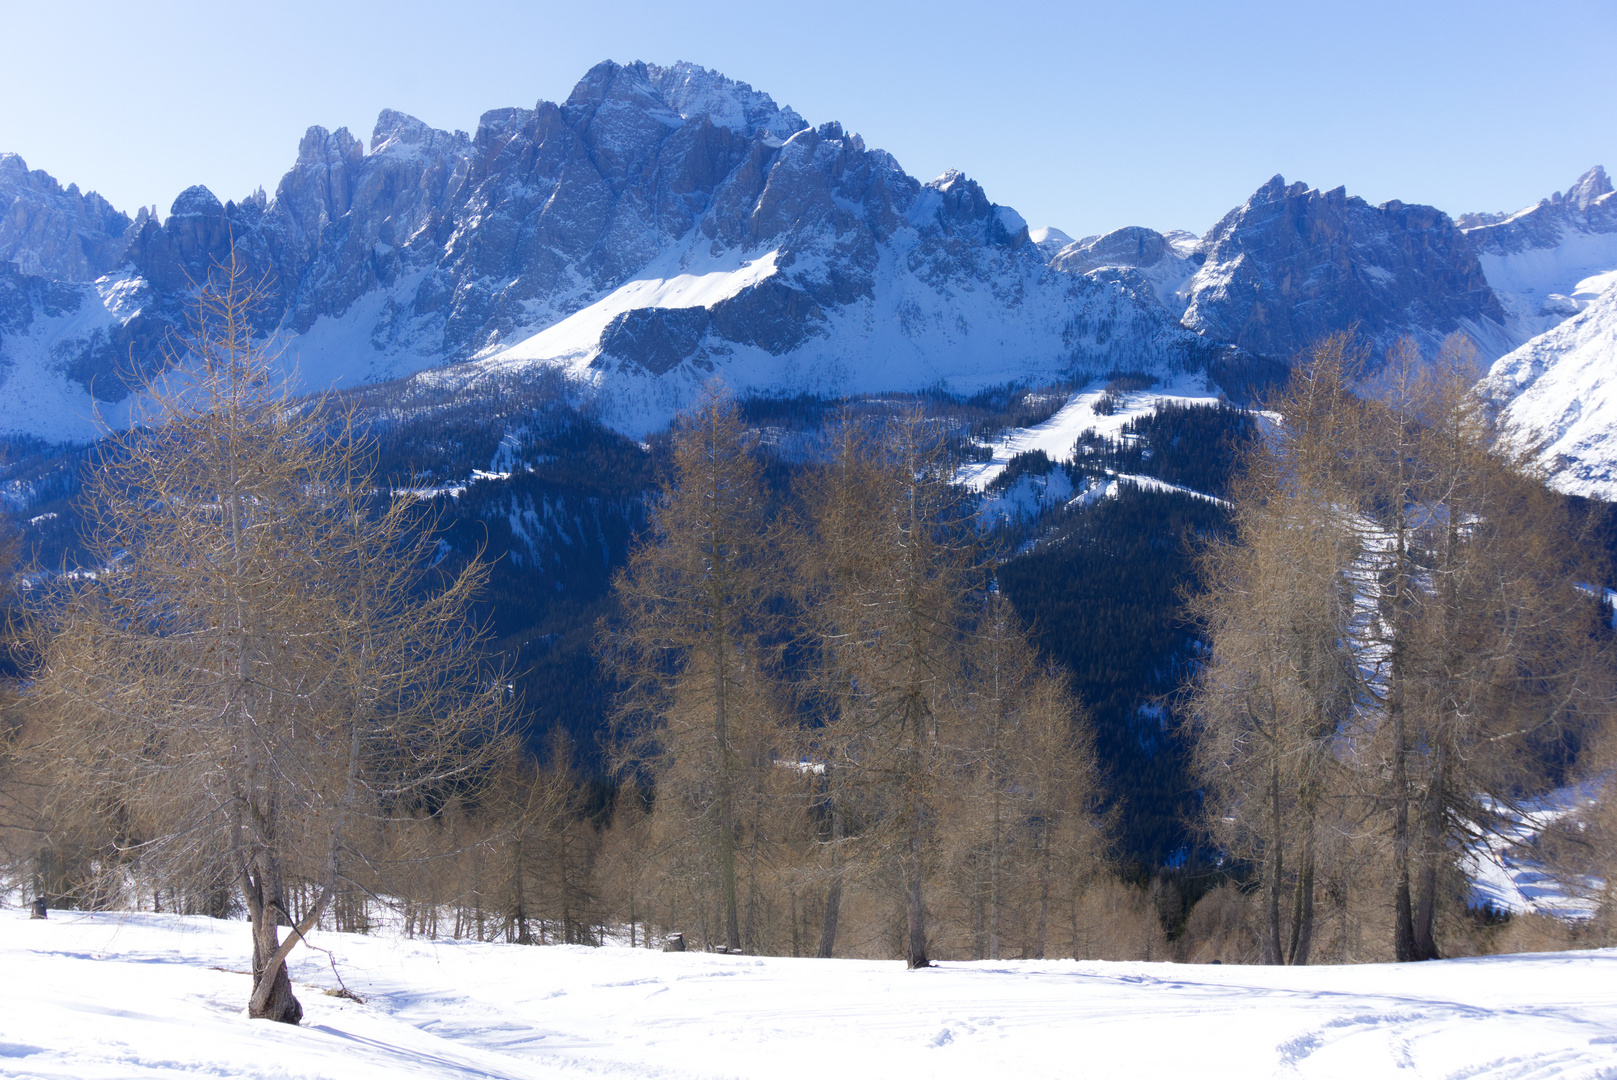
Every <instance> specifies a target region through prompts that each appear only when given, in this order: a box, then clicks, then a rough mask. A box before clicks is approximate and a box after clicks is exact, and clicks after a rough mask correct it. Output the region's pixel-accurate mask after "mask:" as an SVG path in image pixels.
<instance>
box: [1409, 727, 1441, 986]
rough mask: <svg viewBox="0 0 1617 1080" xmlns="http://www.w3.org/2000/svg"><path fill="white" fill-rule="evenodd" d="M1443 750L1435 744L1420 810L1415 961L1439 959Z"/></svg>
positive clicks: (1439, 744)
mask: <svg viewBox="0 0 1617 1080" xmlns="http://www.w3.org/2000/svg"><path fill="white" fill-rule="evenodd" d="M1447 758H1448V755H1447V749H1446V747H1445V746H1444V745H1443V743H1442V741H1441V740H1439V742H1438V745H1437V749H1436V750H1435V751H1434V752H1433V754H1432V782H1431V785H1430V786H1429V787H1428V789H1427V792H1426V805H1425V806H1424V807H1423V808H1422V809H1423V813H1422V815H1421V817H1422V822H1421V825H1422V828H1421V841H1422V843H1421V848H1422V850H1421V853H1420V860H1421V863H1420V880H1419V894H1418V897H1417V902H1416V905H1415V956H1414V958H1415V959H1416V960H1436V959H1438V958H1439V954H1438V951H1437V940H1436V937H1435V934H1434V928H1435V924H1436V922H1437V883H1438V875H1437V869H1438V862H1439V861H1440V860H1441V858H1442V853H1443V809H1444V808H1443V792H1444V789H1445V786H1446V782H1447V776H1446V775H1445V774H1446V772H1447V766H1448V760H1447Z"/></svg>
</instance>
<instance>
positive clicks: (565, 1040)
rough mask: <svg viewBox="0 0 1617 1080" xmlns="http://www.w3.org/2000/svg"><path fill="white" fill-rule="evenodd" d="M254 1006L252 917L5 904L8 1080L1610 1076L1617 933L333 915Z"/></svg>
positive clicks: (1, 1034) (1, 992)
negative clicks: (476, 925) (1225, 960)
mask: <svg viewBox="0 0 1617 1080" xmlns="http://www.w3.org/2000/svg"><path fill="white" fill-rule="evenodd" d="M318 941H319V943H320V944H322V945H324V946H325V947H327V948H330V949H331V950H332V951H333V955H334V957H335V961H336V964H337V967H338V969H339V970H340V971H341V972H342V976H343V979H344V981H345V982H346V983H347V985H348V986H349V987H350V988H352V989H353V990H354V991H355V992H356V993H358V994H359V995H360V996H361V997H362V998H364V999H365V1003H364V1004H359V1003H356V1002H353V1001H348V1000H343V999H339V998H335V997H328V996H325V995H323V994H322V993H321V992H320V990H319V989H318V988H319V987H334V986H335V985H336V981H335V979H334V978H333V975H332V971H331V967H330V964H329V963H328V961H327V958H326V957H325V956H324V955H322V954H320V953H315V952H310V951H307V950H304V951H300V952H298V953H295V954H294V956H295V957H296V961H295V964H294V973H295V978H296V981H297V982H298V983H299V984H300V985H299V992H300V997H301V999H302V1001H303V1005H304V1009H305V1021H304V1024H303V1025H302V1026H301V1027H297V1028H291V1027H284V1026H281V1025H275V1024H269V1023H265V1022H261V1021H250V1020H248V1019H246V1017H245V1015H244V1014H243V1010H242V1004H243V1002H244V1000H245V998H246V995H247V990H248V977H247V976H246V975H244V974H241V973H239V969H241V968H242V967H243V966H244V965H245V955H246V947H247V944H248V939H247V932H246V927H245V926H244V925H243V924H241V923H220V922H213V921H210V920H207V919H201V918H195V919H191V918H180V917H177V916H168V915H122V916H120V915H83V914H76V913H70V912H53V913H52V915H51V917H50V919H48V920H46V921H44V922H34V921H30V920H28V919H27V918H26V916H25V915H24V914H23V913H22V912H20V911H18V910H16V909H8V910H5V911H0V971H3V972H4V975H5V977H4V979H0V1076H7V1077H52V1078H57V1077H75V1078H80V1080H100V1078H106V1077H195V1076H230V1077H278V1078H279V1077H341V1078H343V1080H369V1078H373V1077H375V1078H381V1077H389V1078H392V1077H429V1078H430V1077H484V1078H494V1077H499V1078H518V1077H567V1076H635V1077H668V1078H674V1077H781V1078H792V1077H805V1078H808V1077H812V1078H815V1080H824V1078H826V1077H834V1078H838V1080H854V1078H859V1077H891V1076H897V1075H916V1076H925V1077H971V1078H972V1080H982V1078H985V1077H1000V1076H1009V1077H1026V1078H1031V1077H1043V1076H1133V1077H1158V1076H1198V1077H1240V1078H1243V1080H1250V1078H1252V1077H1263V1076H1288V1077H1289V1076H1302V1077H1355V1078H1359V1077H1376V1076H1391V1075H1395V1074H1396V1075H1406V1076H1418V1077H1459V1076H1464V1077H1523V1078H1525V1077H1550V1076H1561V1077H1591V1078H1592V1077H1602V1076H1613V1075H1617V951H1610V950H1607V951H1595V952H1584V953H1554V954H1542V955H1531V956H1514V957H1490V958H1485V959H1474V960H1450V961H1441V962H1435V963H1429V964H1412V965H1401V966H1400V965H1366V966H1360V967H1319V968H1302V969H1287V968H1265V967H1235V966H1228V967H1217V966H1193V965H1175V964H1163V963H1104V962H1099V961H1085V962H1075V961H1071V960H1057V961H1007V962H998V963H996V962H978V963H946V964H942V965H940V966H939V967H937V968H934V969H931V970H927V971H918V972H907V971H905V970H904V969H903V966H902V965H901V964H899V963H897V962H890V963H881V962H870V961H855V960H791V959H779V958H767V959H760V958H754V957H743V956H720V955H711V954H702V953H684V954H664V953H661V952H650V951H646V950H644V949H640V950H633V949H628V948H605V949H587V948H582V947H541V948H528V947H522V946H513V945H479V944H468V943H464V942H458V943H457V942H450V941H408V940H397V939H389V938H367V937H359V936H355V935H342V934H322V935H320V936H319V938H318Z"/></svg>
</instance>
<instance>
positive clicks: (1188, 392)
mask: <svg viewBox="0 0 1617 1080" xmlns="http://www.w3.org/2000/svg"><path fill="white" fill-rule="evenodd" d="M1106 382H1107V380H1105V379H1097V380H1096V381H1095V382H1093V383H1091V384H1089V385H1088V386H1086V387H1084V388H1083V389H1082V390H1080V391H1078V392H1077V393H1075V394H1073V395H1072V396H1071V397H1069V398H1068V399H1067V403H1066V404H1065V405H1063V406H1062V407H1061V409H1060V411H1058V412H1057V413H1056V414H1055V415H1054V416H1052V417H1050V419H1048V420H1046V421H1045V422H1044V423H1042V424H1038V425H1035V426H1034V427H1030V428H1012V429H1011V430H1010V431H1008V432H1006V433H1005V434H1004V435H1002V436H1000V437H999V438H998V439H996V440H994V442H993V444H992V445H993V448H994V456H993V457H992V458H991V459H989V460H987V461H974V462H972V463H970V464H969V465H964V466H962V467H961V469H960V471H959V472H957V473H956V474H955V483H957V484H964V485H965V486H967V487H969V488H971V489H972V490H973V491H981V490H983V488H985V487H987V486H988V485H989V484H991V483H993V481H994V478H995V477H997V476H999V474H1000V473H1002V472H1004V471H1005V466H1007V465H1009V464H1010V463H1011V459H1012V458H1014V457H1016V456H1017V455H1018V454H1026V453H1029V452H1030V451H1033V450H1043V451H1044V452H1045V454H1046V455H1048V456H1049V458H1050V460H1051V461H1066V460H1067V459H1069V458H1071V457H1072V448H1073V444H1074V443H1076V442H1077V441H1078V436H1080V435H1082V434H1083V433H1084V432H1085V431H1089V430H1091V429H1093V430H1094V431H1095V433H1096V434H1098V435H1104V436H1106V437H1107V438H1110V439H1115V438H1117V437H1118V436H1119V435H1120V434H1122V431H1123V428H1124V426H1125V425H1126V424H1128V422H1129V421H1131V420H1138V419H1139V418H1140V417H1142V416H1149V415H1150V414H1151V413H1153V412H1155V411H1156V409H1157V406H1159V405H1165V404H1169V403H1172V404H1175V405H1216V404H1217V403H1218V390H1217V389H1216V388H1215V387H1213V386H1211V385H1210V384H1209V383H1208V380H1207V376H1206V375H1201V374H1190V375H1179V376H1177V377H1176V378H1174V379H1173V380H1172V381H1170V382H1168V383H1166V384H1164V385H1159V386H1154V387H1152V388H1151V389H1149V390H1136V391H1133V392H1130V393H1127V394H1123V395H1122V397H1121V399H1120V401H1119V402H1118V404H1117V407H1116V408H1115V409H1114V410H1113V412H1112V413H1111V414H1110V415H1109V416H1102V415H1101V414H1099V413H1097V412H1095V404H1096V403H1097V402H1099V401H1100V399H1101V398H1102V397H1103V396H1104V395H1105V393H1106ZM1164 486H1168V487H1171V486H1172V485H1164Z"/></svg>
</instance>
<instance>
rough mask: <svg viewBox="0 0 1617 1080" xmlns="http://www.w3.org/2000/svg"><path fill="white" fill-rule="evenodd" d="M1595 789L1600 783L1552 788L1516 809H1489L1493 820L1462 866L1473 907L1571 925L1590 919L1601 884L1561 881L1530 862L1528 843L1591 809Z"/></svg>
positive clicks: (1591, 880) (1530, 854) (1542, 866)
mask: <svg viewBox="0 0 1617 1080" xmlns="http://www.w3.org/2000/svg"><path fill="white" fill-rule="evenodd" d="M1600 786H1601V784H1600V782H1599V781H1587V782H1584V783H1581V784H1572V785H1569V786H1567V787H1564V788H1557V789H1556V790H1554V791H1552V792H1550V793H1549V794H1548V795H1544V796H1541V797H1539V798H1537V799H1529V800H1527V801H1526V802H1525V803H1523V804H1522V805H1521V806H1519V807H1517V808H1515V809H1511V808H1509V807H1504V806H1496V807H1493V810H1494V813H1495V814H1496V815H1497V816H1498V820H1497V821H1496V822H1494V823H1493V827H1492V828H1491V829H1490V831H1488V832H1487V833H1486V834H1484V836H1483V837H1482V839H1481V840H1479V841H1478V842H1477V843H1474V844H1472V845H1471V849H1470V851H1469V853H1468V857H1467V860H1466V875H1467V876H1468V877H1469V878H1470V879H1471V899H1472V903H1475V904H1478V905H1485V906H1488V907H1492V908H1493V909H1494V910H1496V911H1508V912H1510V913H1512V914H1515V915H1549V916H1551V917H1553V918H1557V919H1571V920H1576V919H1587V918H1590V917H1591V916H1593V915H1594V914H1595V912H1596V910H1597V909H1598V908H1599V896H1600V893H1601V891H1602V888H1601V885H1602V883H1601V882H1600V881H1598V880H1595V879H1589V880H1586V881H1582V882H1576V883H1570V884H1569V883H1568V882H1567V881H1564V880H1561V879H1560V878H1558V877H1557V876H1556V875H1555V874H1553V873H1551V872H1550V871H1549V869H1548V868H1546V867H1545V866H1544V865H1543V863H1542V862H1540V861H1539V860H1538V859H1536V858H1534V857H1533V847H1532V843H1533V841H1534V839H1535V838H1536V837H1537V836H1538V834H1539V833H1541V832H1543V831H1544V830H1545V829H1546V828H1548V827H1549V826H1550V825H1552V824H1554V823H1555V822H1556V821H1558V820H1559V819H1561V818H1563V817H1565V816H1566V815H1567V814H1569V813H1571V812H1572V811H1574V810H1577V809H1578V808H1579V807H1582V806H1587V805H1589V804H1591V803H1593V802H1594V800H1595V797H1596V795H1597V793H1598V792H1599V789H1600Z"/></svg>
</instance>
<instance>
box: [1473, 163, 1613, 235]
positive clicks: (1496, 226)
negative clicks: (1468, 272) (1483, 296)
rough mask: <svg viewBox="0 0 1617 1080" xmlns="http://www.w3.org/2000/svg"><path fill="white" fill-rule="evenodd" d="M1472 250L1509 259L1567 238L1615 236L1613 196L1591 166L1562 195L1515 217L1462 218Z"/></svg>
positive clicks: (1604, 179) (1606, 179) (1603, 177)
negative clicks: (1592, 235)
mask: <svg viewBox="0 0 1617 1080" xmlns="http://www.w3.org/2000/svg"><path fill="white" fill-rule="evenodd" d="M1458 220H1459V223H1460V225H1461V227H1462V228H1464V229H1465V230H1466V233H1467V235H1469V236H1470V237H1471V241H1472V243H1473V244H1475V245H1476V247H1477V250H1478V251H1481V252H1483V253H1484V254H1488V255H1498V256H1508V255H1513V254H1517V253H1520V252H1524V251H1532V250H1537V249H1541V248H1550V247H1557V246H1559V245H1560V244H1561V243H1562V241H1563V239H1564V238H1565V237H1566V235H1567V234H1568V233H1617V194H1614V193H1613V191H1612V186H1611V180H1610V178H1609V177H1607V176H1606V170H1605V168H1604V167H1602V166H1600V165H1596V166H1595V167H1594V168H1592V169H1590V170H1589V171H1588V172H1586V173H1584V174H1583V175H1582V176H1580V177H1578V179H1577V180H1576V181H1575V182H1574V183H1573V184H1572V186H1571V187H1570V188H1568V189H1567V191H1566V193H1565V194H1564V195H1563V194H1562V193H1561V192H1559V191H1557V192H1556V193H1555V194H1553V195H1551V196H1549V197H1548V198H1545V199H1540V200H1539V201H1538V202H1537V203H1535V204H1533V205H1532V206H1529V207H1525V208H1523V209H1521V210H1518V211H1516V212H1515V213H1514V214H1503V213H1501V214H1462V215H1461V216H1460V218H1459V219H1458Z"/></svg>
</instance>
